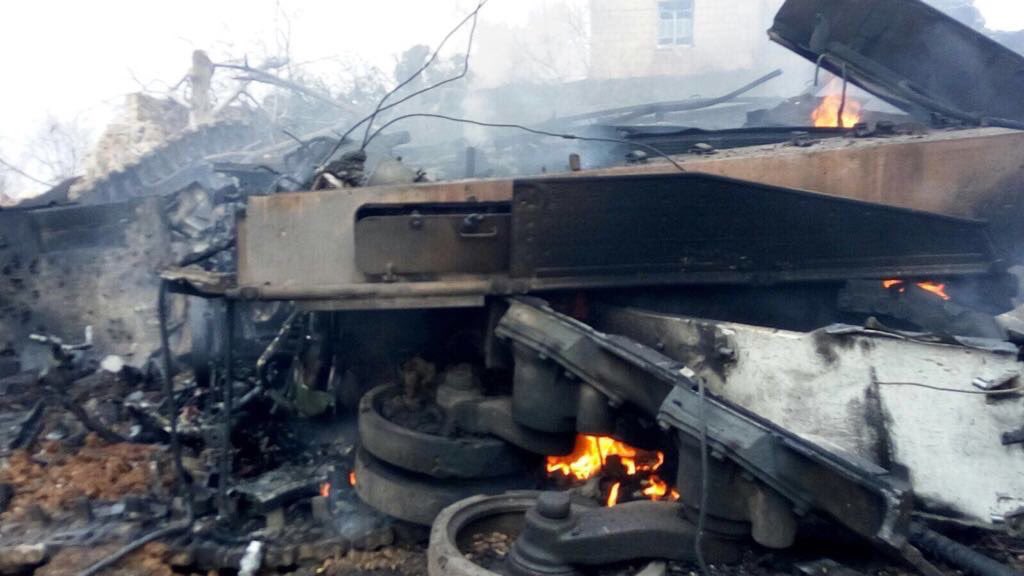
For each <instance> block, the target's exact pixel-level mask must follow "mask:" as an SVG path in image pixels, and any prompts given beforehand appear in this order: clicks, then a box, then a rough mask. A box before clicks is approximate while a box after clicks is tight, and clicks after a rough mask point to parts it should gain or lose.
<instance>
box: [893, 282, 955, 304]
mask: <svg viewBox="0 0 1024 576" xmlns="http://www.w3.org/2000/svg"><path fill="white" fill-rule="evenodd" d="M915 286H917V287H918V288H920V289H921V290H924V291H925V292H930V293H932V294H934V295H936V296H938V297H939V298H942V299H943V300H946V301H947V302H948V301H950V300H952V299H953V298H952V297H951V296H950V295H949V294H947V293H946V285H945V284H939V283H937V282H918V283H917V284H915ZM896 287H898V288H899V290H900V293H901V294H902V293H904V292H906V291H907V288H906V286H904V285H903V280H883V281H882V288H885V289H886V290H888V289H889V288H896Z"/></svg>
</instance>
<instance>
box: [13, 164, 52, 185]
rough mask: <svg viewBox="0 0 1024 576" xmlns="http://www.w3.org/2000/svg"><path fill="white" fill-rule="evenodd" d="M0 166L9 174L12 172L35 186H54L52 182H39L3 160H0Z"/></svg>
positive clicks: (39, 180)
mask: <svg viewBox="0 0 1024 576" xmlns="http://www.w3.org/2000/svg"><path fill="white" fill-rule="evenodd" d="M0 166H3V167H4V168H7V169H8V170H10V171H11V172H14V173H15V174H18V175H19V176H23V177H25V178H28V179H29V180H31V181H33V182H35V183H36V184H42V185H43V186H53V185H54V182H46V181H43V180H41V179H39V178H36V177H35V176H33V175H31V174H28V173H26V172H25V171H24V170H22V169H21V168H18V167H17V166H15V165H14V164H11V163H10V162H8V161H6V160H4V159H3V158H0Z"/></svg>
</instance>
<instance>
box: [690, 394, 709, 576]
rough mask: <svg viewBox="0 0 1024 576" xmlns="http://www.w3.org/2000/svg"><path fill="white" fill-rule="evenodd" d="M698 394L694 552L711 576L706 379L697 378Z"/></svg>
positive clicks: (698, 561)
mask: <svg viewBox="0 0 1024 576" xmlns="http://www.w3.org/2000/svg"><path fill="white" fill-rule="evenodd" d="M697 394H698V396H699V397H700V409H699V410H698V413H697V417H698V419H700V509H699V510H698V511H697V537H696V538H695V539H694V542H693V551H694V553H695V555H696V556H697V565H698V566H699V567H700V571H701V573H702V574H703V575H704V576H710V574H711V572H710V571H709V570H708V565H707V562H705V561H704V550H703V546H701V543H702V542H703V540H704V524H705V522H706V521H707V517H708V478H709V476H710V474H709V473H708V421H707V415H706V414H705V412H704V403H705V402H706V400H707V393H706V392H705V390H704V378H700V377H698V378H697Z"/></svg>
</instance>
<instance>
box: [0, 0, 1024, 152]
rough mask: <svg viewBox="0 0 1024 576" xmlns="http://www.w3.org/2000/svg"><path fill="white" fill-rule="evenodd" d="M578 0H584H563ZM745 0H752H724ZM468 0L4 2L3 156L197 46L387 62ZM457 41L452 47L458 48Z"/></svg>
mask: <svg viewBox="0 0 1024 576" xmlns="http://www.w3.org/2000/svg"><path fill="white" fill-rule="evenodd" d="M547 1H554V0H490V2H489V4H488V5H487V6H486V7H485V8H484V12H483V13H482V19H484V20H485V21H489V22H494V23H507V24H510V25H515V24H521V23H523V22H525V21H526V18H527V15H528V14H529V12H530V10H534V9H537V8H538V7H540V6H541V5H543V4H544V3H545V2H547ZM571 1H573V2H585V0H571ZM731 1H734V2H745V1H748V0H731ZM975 4H976V5H977V6H978V8H979V9H981V10H982V11H983V12H984V14H985V16H986V18H987V19H988V20H989V22H990V25H993V26H995V27H997V28H1000V29H1022V28H1024V0H976V1H975ZM474 5H475V1H474V0H373V1H369V2H367V1H355V0H334V1H331V2H311V1H301V0H176V1H173V2H166V1H164V2H155V1H152V0H149V1H140V0H91V1H82V0H31V1H18V2H13V1H12V2H4V3H3V8H2V9H0V10H2V12H0V50H2V52H0V53H2V54H4V58H3V64H4V79H5V82H4V84H5V89H4V90H3V92H2V94H3V96H2V100H0V156H3V157H5V158H12V156H13V157H14V158H13V159H15V160H16V158H17V155H18V154H19V151H18V150H19V148H21V144H22V143H23V142H24V141H25V139H26V138H28V137H29V136H30V135H31V134H33V133H35V132H37V131H38V130H39V127H40V126H41V125H42V124H43V123H44V122H45V120H46V118H47V116H50V115H52V116H55V117H57V118H60V119H74V118H78V119H79V121H80V122H82V123H83V124H85V125H86V126H89V127H91V128H94V129H97V128H98V127H100V126H101V125H102V124H103V123H104V122H105V121H106V119H107V118H109V116H110V113H111V110H112V109H113V107H114V106H116V104H117V103H119V102H121V100H122V99H123V97H124V95H125V94H127V93H129V92H134V91H138V90H139V89H140V88H142V87H146V88H148V89H150V90H154V91H159V90H160V89H161V88H164V87H166V86H167V85H168V84H173V83H175V82H176V81H177V80H178V79H179V78H181V76H183V75H184V73H185V72H186V70H187V69H188V66H189V64H190V55H191V52H192V50H193V49H195V48H202V49H205V50H207V51H208V52H209V53H210V55H211V57H213V59H214V60H218V59H223V58H227V57H231V56H233V57H238V56H241V55H244V54H249V55H250V56H251V60H252V61H253V62H259V61H260V59H261V56H263V55H265V54H279V53H280V52H281V50H280V48H279V43H280V42H281V40H282V37H281V32H282V31H284V30H288V29H290V30H291V34H290V39H291V54H292V59H293V61H294V62H301V63H307V65H308V66H310V67H313V69H315V70H316V72H317V73H318V74H320V73H324V72H325V71H328V72H329V71H332V70H334V69H337V70H339V74H340V73H341V72H340V71H341V70H343V67H344V66H346V65H348V64H349V63H351V62H362V63H367V64H372V65H377V66H380V67H381V68H382V69H383V70H384V71H385V72H387V73H390V72H391V69H392V65H393V62H394V57H395V55H396V54H397V53H399V52H401V51H402V50H404V49H405V48H408V47H409V46H411V45H414V44H417V43H425V44H430V45H434V44H436V43H437V41H438V40H439V39H440V37H441V36H443V35H444V34H445V33H446V32H447V31H448V29H449V28H450V27H451V26H452V25H453V24H454V23H455V22H457V21H458V20H459V19H460V18H461V16H462V15H464V14H465V13H466V12H468V11H469V10H470V9H471V8H472V7H473V6H474ZM462 46H463V42H456V43H454V45H453V48H454V49H461V47H462Z"/></svg>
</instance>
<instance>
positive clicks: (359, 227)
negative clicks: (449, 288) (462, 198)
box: [355, 204, 511, 277]
mask: <svg viewBox="0 0 1024 576" xmlns="http://www.w3.org/2000/svg"><path fill="white" fill-rule="evenodd" d="M435 208H438V210H440V208H439V207H435ZM510 221H511V217H510V216H509V214H508V209H507V204H505V205H503V206H502V207H495V206H479V207H467V206H463V205H459V204H453V205H450V206H447V207H444V210H443V211H440V212H436V211H435V212H434V213H431V212H430V207H421V208H419V209H416V208H405V209H393V210H389V211H383V212H382V213H381V212H377V213H374V212H371V213H370V214H367V215H364V214H362V213H361V214H360V215H359V216H358V217H357V220H356V224H355V252H356V266H357V267H358V268H359V271H360V272H362V273H363V274H366V275H367V276H379V277H388V276H431V275H440V274H452V273H476V274H487V273H493V272H501V271H504V270H507V269H508V252H509V238H510V230H509V228H510Z"/></svg>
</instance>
